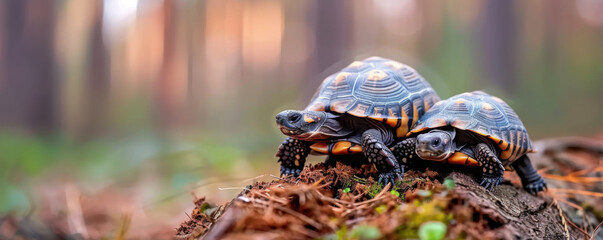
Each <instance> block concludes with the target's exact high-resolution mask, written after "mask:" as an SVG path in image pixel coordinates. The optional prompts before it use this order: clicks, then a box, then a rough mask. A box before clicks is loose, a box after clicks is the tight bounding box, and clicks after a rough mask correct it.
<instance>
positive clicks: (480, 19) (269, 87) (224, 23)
mask: <svg viewBox="0 0 603 240" xmlns="http://www.w3.org/2000/svg"><path fill="white" fill-rule="evenodd" d="M371 55H379V56H383V57H388V58H392V59H395V60H398V61H400V62H403V63H406V64H408V65H410V66H412V67H414V68H416V69H417V70H418V71H419V72H420V73H421V74H422V75H423V76H424V77H425V78H426V79H427V80H428V81H429V82H430V83H431V84H432V86H433V87H434V88H435V89H436V90H437V91H438V93H439V94H440V96H441V97H442V98H447V97H450V96H452V95H455V94H458V93H461V92H464V91H472V90H477V89H482V90H485V91H487V92H489V93H491V94H495V95H498V96H500V97H501V98H503V99H504V100H506V101H507V102H508V103H509V105H511V106H512V107H513V108H514V109H515V110H516V112H517V113H518V114H519V116H520V117H521V119H522V120H523V122H524V124H525V125H526V127H527V129H528V130H529V133H530V136H531V137H532V139H533V140H535V139H542V138H546V137H551V136H564V135H581V136H601V134H602V133H603V124H601V119H602V118H603V107H602V105H601V104H602V103H603V1H599V0H576V1H562V0H554V1H544V0H539V1H495V0H487V1H477V0H469V1H454V2H452V1H446V2H439V1H438V2H436V1H419V0H403V1H385V0H373V1H347V0H328V1H326V0H314V1H273V0H258V1H240V0H205V1H193V0H89V1H77V0H45V1H34V0H2V1H0V180H1V181H0V213H2V214H4V213H8V212H13V214H16V215H19V216H33V217H35V218H38V219H43V220H46V221H54V220H57V222H61V220H65V223H64V224H66V225H67V227H68V228H69V229H71V230H72V231H73V232H80V233H82V234H84V235H85V236H90V237H99V236H105V234H108V233H111V232H113V231H118V230H117V226H118V224H117V223H118V222H119V221H121V220H123V219H134V220H136V221H133V224H132V229H135V230H133V231H134V232H137V231H138V232H141V231H147V232H148V231H160V230H164V231H168V232H171V231H173V228H172V227H173V226H176V224H177V223H178V222H180V221H183V220H184V216H185V215H184V214H183V213H184V212H187V211H190V208H192V204H190V202H191V199H192V197H191V195H190V194H189V193H191V192H194V193H195V194H196V195H197V196H203V195H205V196H207V197H208V198H209V199H211V200H214V201H224V200H227V199H230V198H232V197H233V196H234V195H236V194H237V193H238V192H239V191H240V189H241V187H244V186H245V185H247V184H250V183H251V182H252V181H253V180H252V179H251V178H254V177H257V178H255V179H256V180H260V179H263V180H270V179H271V178H270V176H269V174H275V175H277V174H278V170H279V167H278V164H277V163H276V159H275V158H274V152H275V151H276V148H277V146H278V145H279V144H280V142H281V141H282V140H283V139H284V136H282V134H280V132H279V131H278V130H277V129H276V127H275V123H274V115H275V114H276V113H278V112H279V111H281V110H283V109H286V108H292V109H302V108H304V107H305V105H306V104H307V103H308V102H309V99H310V97H311V96H312V94H313V93H314V91H315V90H316V88H317V87H318V86H319V84H320V82H321V81H322V80H323V78H324V77H326V76H327V75H329V74H331V73H333V72H336V71H338V70H339V69H340V68H342V67H344V66H346V65H347V64H349V63H350V62H352V61H353V60H356V59H363V58H365V57H368V56H371ZM317 159H320V158H317ZM120 219H121V220H120ZM57 224H59V223H57ZM61 224H62V223H61ZM166 226H167V230H166ZM132 234H136V233H132Z"/></svg>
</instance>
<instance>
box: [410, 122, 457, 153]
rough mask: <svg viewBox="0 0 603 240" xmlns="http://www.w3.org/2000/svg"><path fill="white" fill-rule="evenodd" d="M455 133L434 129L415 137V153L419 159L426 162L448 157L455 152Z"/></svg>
mask: <svg viewBox="0 0 603 240" xmlns="http://www.w3.org/2000/svg"><path fill="white" fill-rule="evenodd" d="M455 135H456V134H455V131H454V130H450V131H445V130H440V129H434V130H431V131H429V132H427V133H423V134H419V135H418V136H417V147H416V150H415V151H416V153H417V155H418V156H419V157H420V158H423V159H427V160H435V161H441V160H444V159H446V158H448V157H450V155H452V154H453V153H454V152H455V151H456V150H455V144H454V136H455Z"/></svg>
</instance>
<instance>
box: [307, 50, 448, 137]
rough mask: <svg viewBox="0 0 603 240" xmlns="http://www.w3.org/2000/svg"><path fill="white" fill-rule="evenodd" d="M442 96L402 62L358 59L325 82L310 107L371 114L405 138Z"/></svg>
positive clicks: (369, 116) (338, 111)
mask: <svg viewBox="0 0 603 240" xmlns="http://www.w3.org/2000/svg"><path fill="white" fill-rule="evenodd" d="M439 100H440V98H439V97H438V95H437V94H436V92H435V90H433V88H431V86H430V85H429V83H428V82H427V81H425V79H424V78H423V77H421V75H419V73H418V72H417V71H415V70H414V69H412V68H411V67H409V66H407V65H404V64H402V63H399V62H396V61H393V60H390V59H386V58H381V57H370V58H367V59H365V60H363V61H355V62H353V63H351V64H350V65H348V66H347V67H345V68H344V69H342V70H341V71H340V72H337V73H335V74H333V75H331V76H329V77H327V78H326V79H325V80H324V81H323V82H322V85H321V86H320V88H319V89H318V91H317V92H316V94H315V95H314V97H313V98H312V100H311V101H310V104H309V105H308V106H307V107H306V110H310V111H327V112H335V113H340V114H344V113H347V114H350V115H353V116H357V117H367V118H371V119H374V120H377V121H381V122H383V123H385V124H387V125H389V126H390V127H392V128H393V129H394V131H395V133H396V136H397V137H404V136H406V134H407V133H408V131H409V130H410V129H412V127H413V126H414V124H415V123H416V122H417V121H418V120H419V117H420V116H421V115H423V114H424V113H425V112H426V111H427V110H428V109H429V108H430V107H431V106H432V105H433V104H435V103H436V102H438V101H439Z"/></svg>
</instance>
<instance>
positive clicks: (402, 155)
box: [391, 138, 419, 176]
mask: <svg viewBox="0 0 603 240" xmlns="http://www.w3.org/2000/svg"><path fill="white" fill-rule="evenodd" d="M416 147H417V138H407V139H404V140H402V141H400V142H398V143H396V145H394V147H392V148H391V150H392V152H393V153H394V156H396V159H398V163H399V164H400V172H401V175H402V176H404V171H406V166H407V165H410V164H411V162H412V161H414V160H415V159H419V156H417V153H416V152H415V149H416Z"/></svg>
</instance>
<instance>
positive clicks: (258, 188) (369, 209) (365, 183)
mask: <svg viewBox="0 0 603 240" xmlns="http://www.w3.org/2000/svg"><path fill="white" fill-rule="evenodd" d="M453 170H454V168H447V169H442V170H440V169H438V172H435V171H431V170H429V168H426V169H417V170H409V171H407V173H406V174H405V176H404V179H403V181H401V182H398V183H396V184H394V185H393V186H392V185H389V184H388V185H386V186H382V185H380V184H378V183H377V182H376V181H375V177H376V175H377V174H376V172H375V170H374V168H373V167H372V166H371V165H368V164H367V165H362V166H360V167H350V166H346V165H344V164H341V163H337V164H336V165H335V166H333V167H331V166H327V165H325V164H318V165H314V166H309V167H306V168H305V169H304V171H303V172H302V173H301V176H300V177H299V178H288V179H279V180H274V181H272V182H257V183H255V184H254V185H250V186H248V187H247V188H246V189H245V190H244V191H243V192H241V193H240V194H239V196H238V197H236V198H235V199H233V200H232V201H231V202H229V203H227V204H224V205H217V206H215V205H210V204H208V203H206V202H205V200H204V199H197V200H196V201H195V204H196V208H195V209H194V210H193V212H192V214H191V216H190V217H191V218H190V220H189V221H186V222H184V223H182V225H181V226H180V227H179V228H178V230H177V235H176V238H177V239H197V238H204V239H218V238H220V239H242V238H245V239H313V238H326V239H380V238H385V239H396V238H419V237H421V238H422V239H439V238H438V237H439V236H438V235H445V237H446V238H449V239H457V238H468V239H515V238H519V237H521V238H545V239H567V238H574V237H581V235H580V233H579V232H578V230H576V229H574V228H568V227H567V225H566V224H564V221H565V219H562V217H561V215H560V210H559V208H557V207H556V206H554V205H553V204H552V200H551V199H550V198H547V197H542V196H540V197H537V196H533V195H530V194H528V193H527V192H525V191H523V190H522V189H521V188H520V187H517V186H515V185H512V184H511V183H510V182H509V181H505V182H503V183H502V184H501V185H500V186H498V187H496V188H495V189H494V190H493V191H487V190H485V189H484V188H482V187H480V186H479V185H478V183H476V182H475V181H474V180H473V179H474V178H473V177H471V176H468V175H465V174H463V173H459V172H455V171H453ZM426 237H433V238H426Z"/></svg>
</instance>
